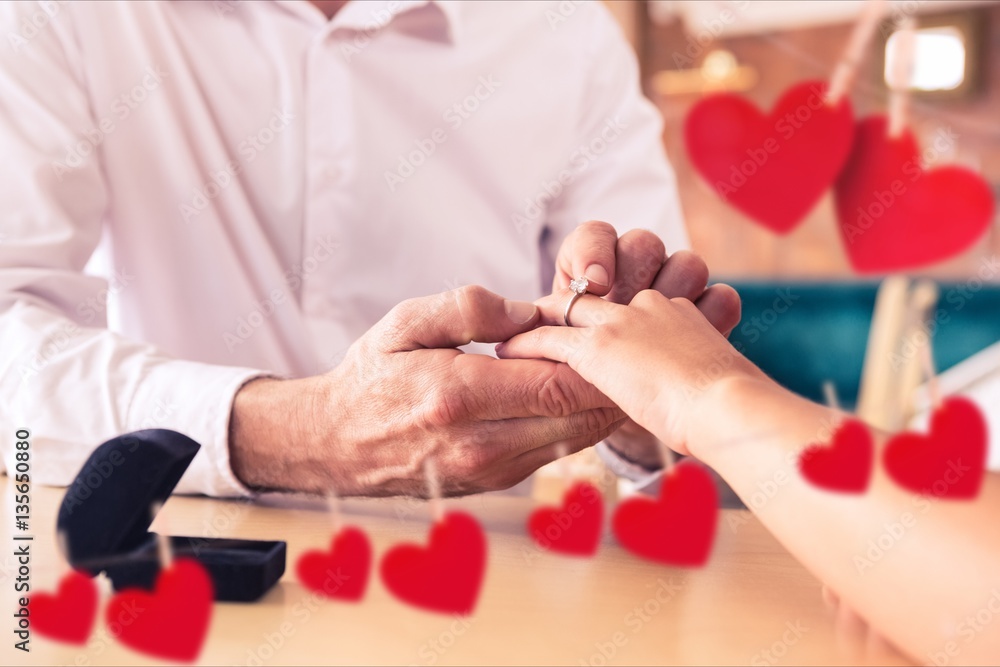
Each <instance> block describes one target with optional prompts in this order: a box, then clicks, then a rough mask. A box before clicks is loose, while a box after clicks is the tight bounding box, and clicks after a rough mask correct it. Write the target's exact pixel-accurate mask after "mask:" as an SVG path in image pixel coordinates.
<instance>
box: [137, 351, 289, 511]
mask: <svg viewBox="0 0 1000 667" xmlns="http://www.w3.org/2000/svg"><path fill="white" fill-rule="evenodd" d="M260 377H273V374H272V373H267V372H264V371H260V370H255V369H251V368H233V367H227V366H214V365H210V364H203V363H198V362H193V361H182V360H169V361H164V362H163V363H159V364H154V365H150V366H149V367H148V368H147V373H146V374H145V376H144V377H143V378H142V380H141V381H140V382H139V383H138V386H137V387H136V392H135V394H134V397H133V399H132V402H131V404H130V405H129V408H128V415H127V418H126V430H127V431H138V430H140V429H147V428H167V429H171V430H174V431H178V432H179V433H183V434H184V435H186V436H188V437H189V438H191V439H192V440H194V441H195V442H197V443H199V444H200V445H201V449H200V450H198V453H197V454H196V455H195V457H194V460H193V461H192V462H191V465H190V466H189V467H188V469H187V471H186V472H185V473H184V476H183V477H182V478H181V480H180V482H179V483H178V484H177V487H176V489H175V492H176V493H201V494H205V495H209V496H223V497H247V496H252V495H253V492H252V491H250V489H248V488H247V487H246V486H244V485H243V484H242V483H241V482H240V481H239V480H238V479H237V478H236V475H235V474H233V470H232V467H231V466H230V464H229V415H230V413H231V411H232V407H233V398H234V397H235V396H236V392H238V391H239V390H240V388H242V387H243V385H245V384H246V383H247V382H249V381H250V380H254V379H256V378H260Z"/></svg>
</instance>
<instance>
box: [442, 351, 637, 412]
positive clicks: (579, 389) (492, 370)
mask: <svg viewBox="0 0 1000 667" xmlns="http://www.w3.org/2000/svg"><path fill="white" fill-rule="evenodd" d="M454 371H455V375H456V376H457V378H458V380H459V381H460V382H461V383H462V384H461V386H462V390H461V391H462V397H463V404H464V409H465V410H466V411H467V412H468V414H469V416H471V417H473V418H475V419H485V420H501V419H511V418H522V417H548V418H552V417H569V416H571V415H574V414H576V413H579V412H586V411H588V410H598V409H603V408H616V407H617V406H616V405H615V404H614V402H612V401H611V399H609V398H608V397H607V396H605V395H604V394H603V393H601V392H600V391H599V390H598V389H597V388H595V387H594V386H593V385H592V384H590V383H589V382H587V381H586V380H584V379H583V378H581V377H580V376H579V375H578V374H577V373H576V371H574V370H573V369H572V368H570V367H569V366H566V365H564V364H558V363H552V362H551V361H544V360H541V359H539V358H537V355H536V358H533V359H532V358H528V357H526V358H524V359H499V360H498V359H493V358H491V357H487V356H484V355H476V354H467V355H461V356H460V357H458V358H456V359H455V360H454Z"/></svg>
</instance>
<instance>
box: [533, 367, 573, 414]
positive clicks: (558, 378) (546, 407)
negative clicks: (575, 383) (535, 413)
mask: <svg viewBox="0 0 1000 667" xmlns="http://www.w3.org/2000/svg"><path fill="white" fill-rule="evenodd" d="M561 368H563V367H562V366H553V367H552V370H551V371H550V372H549V373H548V374H547V375H546V376H545V378H544V379H543V380H542V383H541V385H540V387H539V389H538V403H539V405H540V406H541V409H542V410H543V412H544V413H545V415H546V416H549V417H567V416H569V415H571V414H573V413H574V412H576V410H575V407H576V400H575V397H574V395H573V393H572V392H571V391H570V390H569V388H568V387H567V386H566V379H565V377H563V376H564V373H562V372H560V369H561Z"/></svg>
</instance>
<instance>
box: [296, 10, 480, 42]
mask: <svg viewBox="0 0 1000 667" xmlns="http://www.w3.org/2000/svg"><path fill="white" fill-rule="evenodd" d="M277 4H279V5H280V6H282V7H283V8H284V9H286V10H288V11H290V12H292V13H294V14H296V15H297V16H300V17H302V18H304V19H306V20H308V21H311V22H314V23H317V24H320V25H326V26H328V28H329V29H330V31H331V32H332V31H334V30H338V29H347V30H356V31H359V32H372V31H378V30H382V29H383V28H385V27H386V26H388V25H389V24H390V23H392V22H393V21H395V20H396V18H398V17H399V16H401V15H402V14H405V13H407V12H410V11H413V10H416V9H421V8H423V7H430V8H431V9H432V10H433V11H431V12H429V13H428V14H429V17H430V18H429V19H428V20H429V21H440V27H441V28H442V29H441V30H427V31H420V32H415V33H413V34H414V35H415V36H417V37H421V38H424V39H427V40H432V41H446V42H450V43H451V44H455V42H456V40H457V38H458V35H459V32H460V31H459V12H460V10H461V8H460V7H459V3H457V2H452V1H448V0H377V1H371V0H366V1H365V2H361V1H360V0H351V2H348V3H347V4H346V5H344V6H343V7H342V8H341V10H340V11H339V12H337V14H336V15H335V16H334V17H333V19H332V20H327V18H326V16H325V15H324V14H323V13H322V12H321V11H320V10H319V8H318V7H316V6H315V5H313V4H312V3H311V2H309V1H308V0H277Z"/></svg>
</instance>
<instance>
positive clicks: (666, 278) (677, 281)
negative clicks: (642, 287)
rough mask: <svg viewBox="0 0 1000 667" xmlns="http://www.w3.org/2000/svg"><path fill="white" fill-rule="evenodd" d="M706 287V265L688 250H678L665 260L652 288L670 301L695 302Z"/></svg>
mask: <svg viewBox="0 0 1000 667" xmlns="http://www.w3.org/2000/svg"><path fill="white" fill-rule="evenodd" d="M706 285H708V265H707V264H705V260H703V259H702V258H701V257H699V256H698V255H696V254H695V253H693V252H691V251H689V250H680V251H678V252H675V253H674V254H673V255H671V256H670V257H668V258H667V261H666V263H665V264H664V265H663V268H662V269H660V274H659V275H658V276H656V280H655V281H653V285H652V288H653V289H655V290H656V291H657V292H659V293H660V294H662V295H663V296H666V297H669V298H671V299H676V298H684V299H688V300H690V301H695V300H697V299H698V297H700V296H701V293H702V292H704V291H705V286H706Z"/></svg>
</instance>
